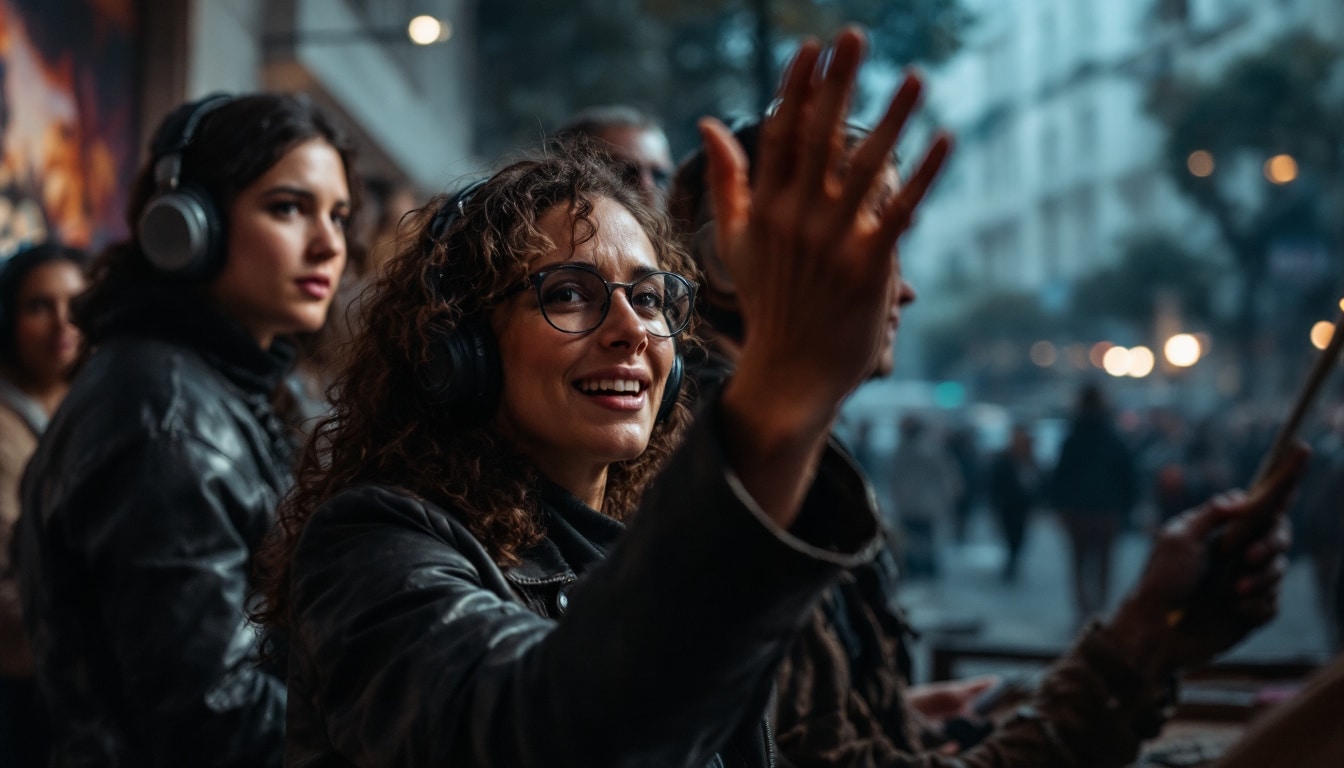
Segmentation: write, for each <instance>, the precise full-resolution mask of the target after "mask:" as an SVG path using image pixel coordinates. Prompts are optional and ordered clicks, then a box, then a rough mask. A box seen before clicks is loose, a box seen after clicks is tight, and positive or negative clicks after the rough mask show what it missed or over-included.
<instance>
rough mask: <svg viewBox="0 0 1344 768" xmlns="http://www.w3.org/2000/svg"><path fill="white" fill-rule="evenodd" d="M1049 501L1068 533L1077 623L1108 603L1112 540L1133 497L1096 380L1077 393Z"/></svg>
mask: <svg viewBox="0 0 1344 768" xmlns="http://www.w3.org/2000/svg"><path fill="white" fill-rule="evenodd" d="M1049 482H1050V486H1049V488H1050V502H1051V504H1052V505H1053V506H1054V508H1055V510H1056V512H1058V514H1059V518H1060V522H1061V523H1063V525H1064V529H1065V531H1066V532H1067V533H1068V536H1069V545H1070V548H1071V552H1072V558H1071V563H1072V573H1073V594H1074V605H1075V607H1076V609H1077V614H1076V616H1077V621H1078V623H1079V624H1082V623H1084V622H1086V621H1087V620H1088V619H1090V618H1091V617H1092V616H1094V615H1096V614H1098V613H1100V612H1101V611H1102V610H1103V609H1104V608H1105V607H1106V601H1107V596H1108V594H1109V586H1110V579H1111V554H1112V552H1113V551H1114V549H1115V539H1116V536H1117V535H1119V533H1120V530H1121V528H1122V526H1123V525H1124V524H1125V521H1126V520H1127V519H1128V516H1129V514H1130V511H1131V510H1132V509H1133V508H1134V503H1135V501H1137V496H1138V489H1137V487H1136V486H1137V478H1136V477H1135V469H1134V458H1133V455H1132V454H1131V453H1130V450H1129V447H1128V446H1126V445H1125V443H1124V441H1123V440H1122V439H1121V437H1120V434H1119V432H1118V431H1117V430H1116V428H1115V424H1114V421H1113V418H1112V415H1111V410H1110V406H1109V405H1108V404H1107V402H1106V398H1105V396H1104V395H1103V394H1102V391H1101V388H1100V387H1098V386H1097V385H1095V384H1086V385H1084V386H1083V387H1082V388H1081V389H1080V390H1079V391H1078V399H1077V402H1076V403H1075V406H1074V411H1073V417H1072V418H1071V419H1070V421H1069V428H1068V433H1067V434H1066V435H1065V437H1064V442H1063V443H1062V444H1061V445H1060V448H1059V460H1058V462H1057V463H1056V464H1055V468H1054V471H1053V472H1052V473H1051V476H1050V481H1049Z"/></svg>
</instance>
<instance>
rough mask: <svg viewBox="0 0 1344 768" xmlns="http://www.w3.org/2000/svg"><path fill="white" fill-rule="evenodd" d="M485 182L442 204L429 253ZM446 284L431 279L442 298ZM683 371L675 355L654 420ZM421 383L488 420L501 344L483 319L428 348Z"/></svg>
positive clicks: (662, 414) (499, 376) (671, 398)
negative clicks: (427, 358)
mask: <svg viewBox="0 0 1344 768" xmlns="http://www.w3.org/2000/svg"><path fill="white" fill-rule="evenodd" d="M487 181H489V179H481V180H479V181H474V182H472V183H471V184H468V185H467V186H466V187H463V188H462V189H461V190H459V191H457V192H455V193H453V195H451V196H450V197H449V198H448V199H447V200H446V201H444V203H443V205H442V206H440V207H439V210H438V211H437V212H436V213H435V214H434V218H433V219H431V220H430V222H429V227H428V228H427V230H426V235H427V237H428V238H429V243H428V245H429V246H430V247H431V248H432V247H433V246H435V245H437V244H438V243H439V242H440V241H441V240H442V238H443V236H444V235H445V234H447V233H448V230H449V229H450V228H452V226H453V224H454V223H455V222H456V221H457V220H458V219H460V218H461V217H462V216H463V214H464V213H465V208H466V205H467V202H468V201H469V200H471V197H472V195H474V194H475V193H476V191H477V190H479V189H480V188H481V186H483V185H484V184H485V183H486V182H487ZM446 279H447V278H446V277H445V276H444V275H443V274H442V273H440V274H439V275H437V276H436V277H435V291H436V293H437V294H438V295H439V296H440V297H443V296H445V295H448V294H449V293H450V291H449V290H448V288H449V286H447V285H444V282H445V280H446ZM673 343H674V344H675V341H674V342H673ZM685 369H686V366H685V363H684V361H683V360H682V358H681V352H677V353H676V354H675V355H674V356H673V358H672V370H670V371H668V374H667V383H666V384H665V385H664V387H663V397H662V400H661V401H659V403H658V415H657V417H656V420H657V421H658V422H659V423H661V422H663V421H666V420H667V417H668V416H670V415H671V414H672V409H673V408H675V407H676V404H677V400H678V399H679V397H680V395H681V384H682V380H683V379H684V378H685ZM419 378H420V383H421V386H423V387H424V388H425V390H426V391H427V392H428V393H429V394H430V397H431V398H433V400H434V402H435V403H437V404H439V405H442V406H444V407H445V408H449V409H451V410H453V411H454V412H455V413H458V414H460V415H462V416H463V417H464V418H468V419H471V420H473V421H477V422H480V421H484V420H485V419H487V418H489V417H490V415H491V414H493V413H494V412H495V408H497V407H498V406H499V395H500V392H501V391H502V390H503V388H504V370H503V365H502V364H501V362H500V356H499V344H498V342H497V341H496V339H495V334H494V332H493V331H491V330H490V326H489V323H488V322H486V320H485V318H483V317H465V318H463V319H462V321H461V322H460V323H458V325H457V327H456V328H454V329H453V330H452V331H451V332H449V333H448V334H447V335H445V336H443V337H441V338H439V339H436V340H434V341H433V342H432V343H431V344H430V349H429V360H428V362H427V364H426V365H425V366H424V368H422V369H421V370H420V371H419Z"/></svg>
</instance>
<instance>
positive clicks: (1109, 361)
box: [1093, 346, 1130, 376]
mask: <svg viewBox="0 0 1344 768" xmlns="http://www.w3.org/2000/svg"><path fill="white" fill-rule="evenodd" d="M1093 349H1096V347H1093ZM1129 365H1130V354H1129V350H1128V349H1125V348H1124V347H1116V346H1112V347H1111V348H1110V349H1108V350H1106V354H1104V355H1102V358H1101V367H1102V368H1104V369H1105V370H1106V372H1107V373H1109V374H1110V375H1112V376H1124V375H1126V374H1127V373H1129Z"/></svg>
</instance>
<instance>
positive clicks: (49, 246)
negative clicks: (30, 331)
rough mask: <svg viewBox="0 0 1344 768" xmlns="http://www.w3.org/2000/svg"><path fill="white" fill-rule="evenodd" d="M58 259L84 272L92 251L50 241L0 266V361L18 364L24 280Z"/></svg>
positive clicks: (18, 254) (21, 252)
mask: <svg viewBox="0 0 1344 768" xmlns="http://www.w3.org/2000/svg"><path fill="white" fill-rule="evenodd" d="M55 262H68V263H70V264H74V265H75V266H76V267H77V268H79V271H80V272H83V271H85V270H86V269H88V266H89V255H88V254H87V253H85V252H84V251H82V250H80V249H78V248H71V247H70V246H66V245H61V244H59V243H55V242H50V241H48V242H45V243H40V244H38V245H34V246H32V247H29V248H25V249H23V250H21V251H19V252H18V253H16V254H14V255H13V256H11V257H10V258H9V260H8V261H6V262H4V265H3V266H2V267H0V363H2V364H5V365H18V364H19V361H18V359H17V357H16V354H17V344H18V342H17V340H16V339H15V338H14V334H15V332H16V331H17V326H18V314H19V307H18V303H19V294H20V293H22V292H23V283H24V281H26V280H27V279H28V275H30V274H32V271H33V270H35V269H37V268H38V267H40V266H42V265H44V264H52V263H55Z"/></svg>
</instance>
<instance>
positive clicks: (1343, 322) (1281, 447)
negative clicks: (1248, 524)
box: [1251, 312, 1344, 494]
mask: <svg viewBox="0 0 1344 768" xmlns="http://www.w3.org/2000/svg"><path fill="white" fill-rule="evenodd" d="M1341 348H1344V312H1340V315H1339V317H1338V318H1337V319H1336V320H1335V327H1334V331H1333V334H1332V335H1331V336H1330V343H1329V344H1326V345H1325V349H1323V350H1321V354H1319V355H1317V356H1316V362H1315V363H1314V364H1313V365H1312V367H1311V372H1310V373H1309V374H1307V380H1306V381H1305V382H1303V383H1302V390H1301V391H1300V392H1298V394H1297V400H1296V401H1295V402H1294V403H1293V410H1292V411H1290V412H1289V414H1288V420H1287V421H1285V422H1284V423H1283V426H1281V427H1280V428H1279V431H1278V433H1277V434H1276V435H1275V436H1274V443H1273V444H1272V445H1271V446H1270V448H1269V453H1266V454H1265V458H1264V459H1263V460H1262V461H1261V462H1260V468H1259V469H1257V470H1256V472H1255V480H1253V481H1252V482H1251V493H1252V494H1254V493H1255V491H1256V490H1258V489H1259V488H1260V486H1261V485H1262V484H1264V482H1265V481H1266V480H1267V479H1269V477H1270V475H1271V474H1272V473H1273V471H1274V468H1275V467H1276V466H1277V465H1278V463H1279V462H1281V461H1283V456H1284V454H1286V453H1287V452H1288V446H1290V445H1292V444H1293V441H1294V440H1295V439H1296V436H1297V429H1298V427H1300V426H1301V425H1302V419H1304V418H1305V417H1306V415H1307V411H1308V410H1310V408H1311V403H1312V401H1313V400H1315V398H1316V392H1317V391H1318V390H1320V388H1321V384H1322V383H1324V382H1325V380H1326V378H1327V377H1329V375H1330V371H1331V370H1332V369H1333V368H1334V365H1335V360H1336V359H1337V358H1338V357H1339V350H1340V349H1341Z"/></svg>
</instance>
